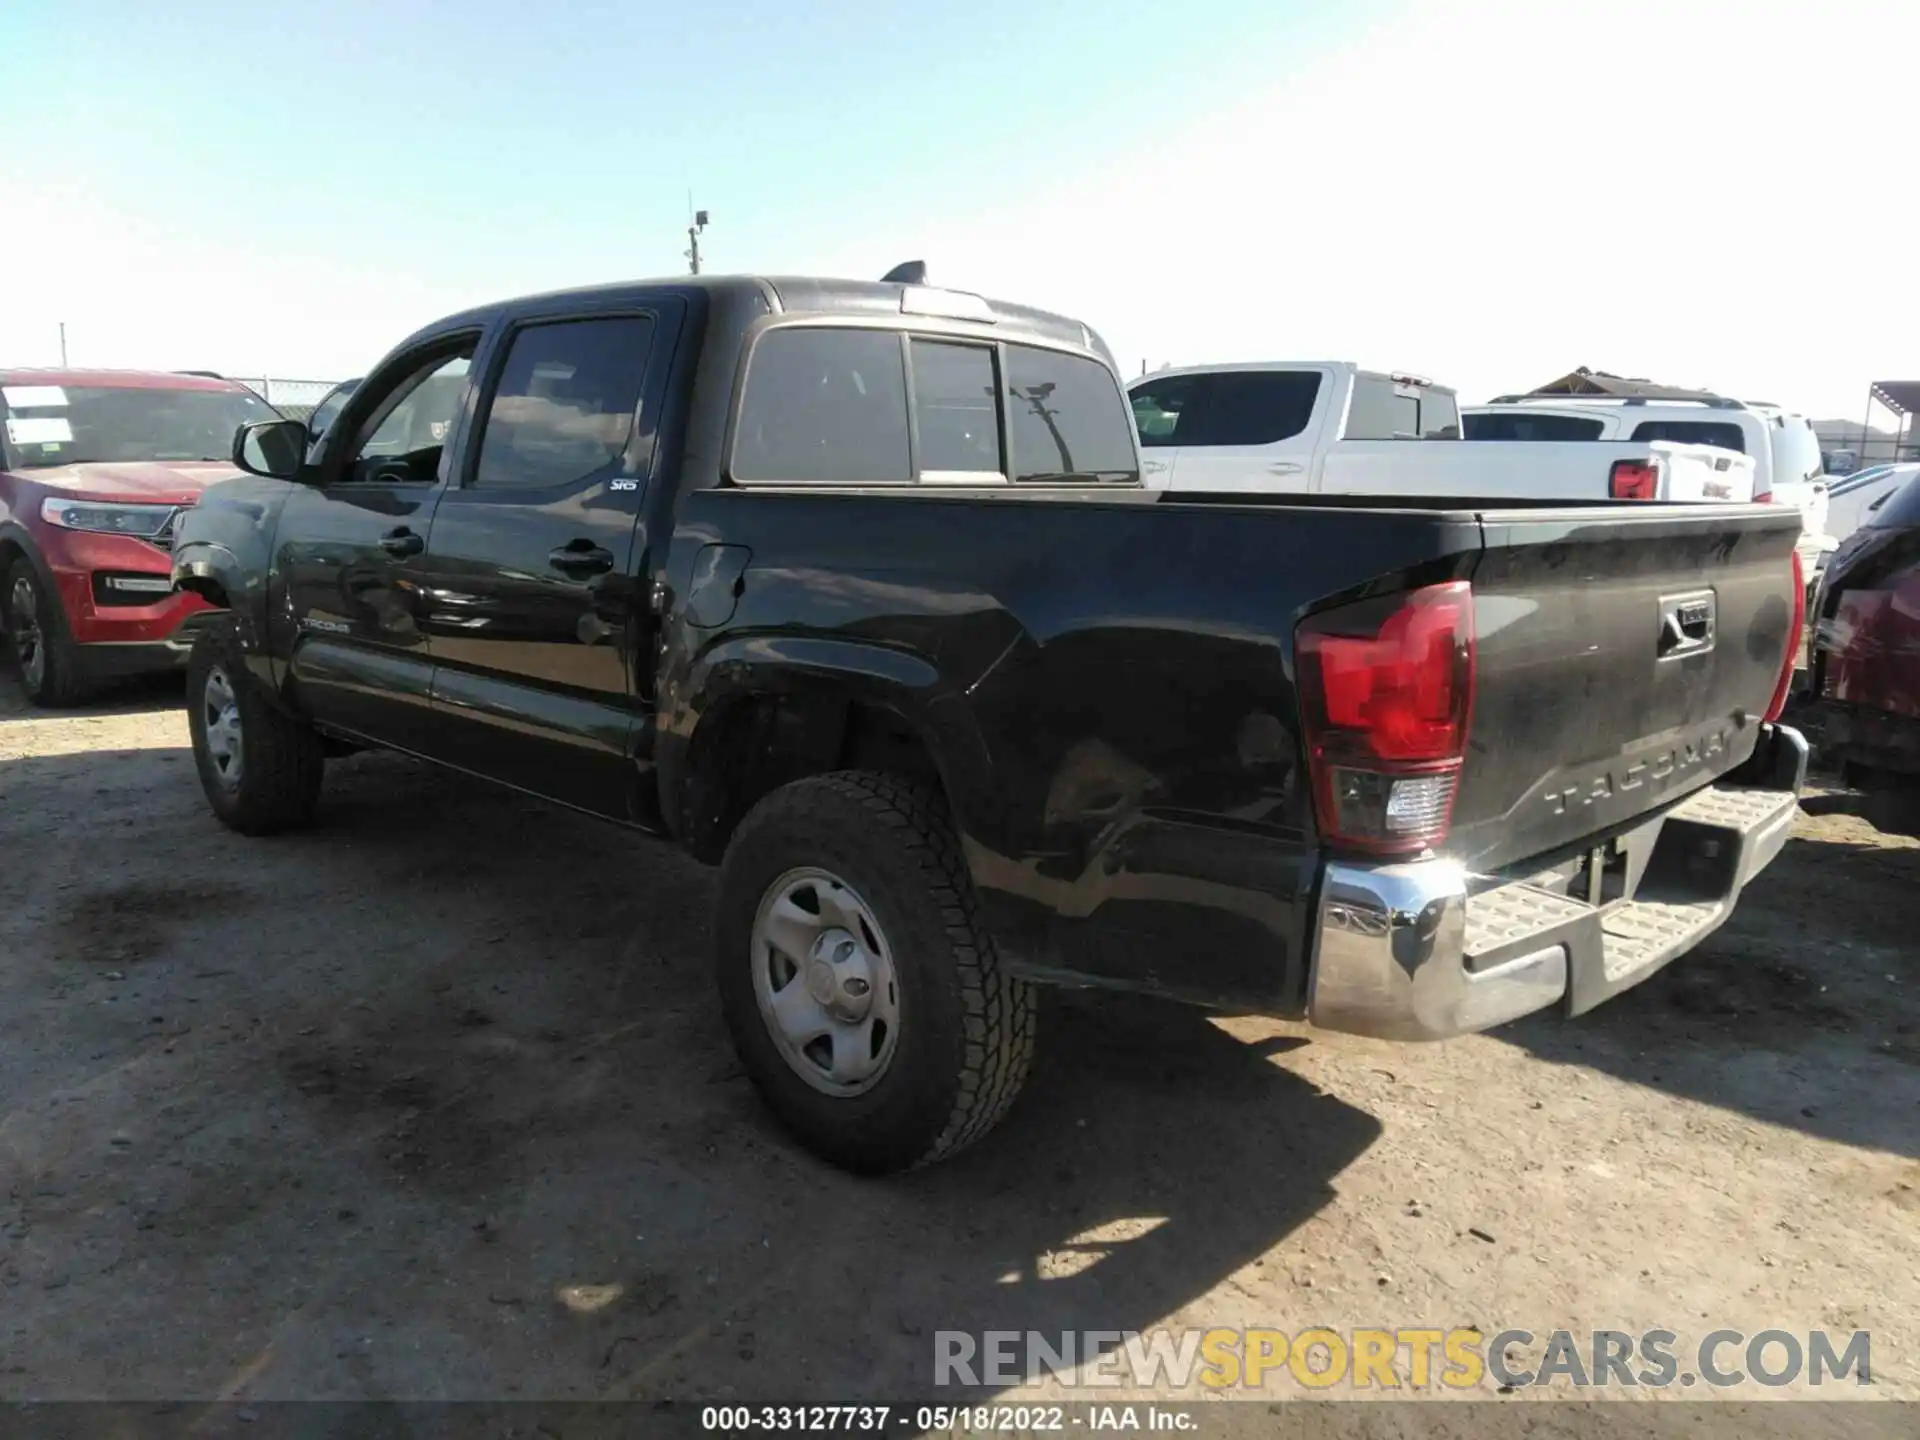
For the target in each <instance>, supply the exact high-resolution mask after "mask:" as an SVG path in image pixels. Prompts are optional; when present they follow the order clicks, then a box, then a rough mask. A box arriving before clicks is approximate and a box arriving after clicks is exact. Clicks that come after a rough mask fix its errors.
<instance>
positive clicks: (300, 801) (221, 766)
mask: <svg viewBox="0 0 1920 1440" xmlns="http://www.w3.org/2000/svg"><path fill="white" fill-rule="evenodd" d="M242 660H243V656H242V653H241V650H240V646H239V644H238V643H237V642H236V640H235V639H234V636H233V631H232V627H231V626H227V625H218V626H215V627H213V628H212V629H209V630H207V631H205V632H204V633H202V634H201V636H200V638H199V639H197V640H196V641H195V642H194V646H193V654H192V657H191V658H190V659H189V660H188V662H187V728H188V731H189V732H190V733H191V735H192V737H193V759H194V764H195V766H196V767H197V768H198V769H199V771H200V786H201V789H203V790H204V791H206V795H207V803H208V804H209V805H211V806H212V807H213V813H214V814H215V815H217V816H218V817H219V818H220V820H221V821H222V823H224V824H226V825H227V826H229V827H230V828H232V829H234V830H238V831H239V832H240V833H241V834H243V835H270V834H272V833H273V832H274V831H276V830H287V829H292V828H294V827H297V826H301V825H305V824H307V823H308V822H309V821H311V820H312V819H313V812H314V809H315V807H316V806H317V805H318V804H319V800H320V781H321V779H322V776H323V773H324V770H325V765H326V755H325V751H324V749H323V747H322V743H321V739H320V736H319V735H318V734H316V733H315V732H314V730H313V729H312V727H310V726H308V725H304V724H302V723H301V722H300V721H298V720H296V719H294V718H293V717H292V716H290V715H287V714H285V713H284V712H282V711H280V710H278V709H276V708H275V707H274V706H273V705H272V704H270V703H269V702H268V701H267V699H266V697H265V696H263V695H261V694H260V692H259V689H258V687H257V685H256V684H255V683H254V680H253V677H252V675H251V674H249V673H248V671H247V670H246V668H245V666H244V665H243V663H242Z"/></svg>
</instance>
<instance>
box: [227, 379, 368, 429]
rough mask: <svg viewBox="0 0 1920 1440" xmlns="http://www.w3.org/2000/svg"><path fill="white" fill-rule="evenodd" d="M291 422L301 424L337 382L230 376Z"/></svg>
mask: <svg viewBox="0 0 1920 1440" xmlns="http://www.w3.org/2000/svg"><path fill="white" fill-rule="evenodd" d="M226 378H227V379H229V380H235V381H238V382H239V383H240V384H242V385H244V386H246V387H247V388H248V389H249V390H251V391H253V392H254V394H256V395H258V396H259V397H260V398H261V399H263V400H265V401H266V402H267V403H268V404H269V405H271V406H273V408H274V409H276V410H278V411H279V412H280V413H281V414H282V415H285V416H286V417H287V418H288V419H290V420H304V419H306V418H307V417H308V416H309V415H311V414H312V413H313V407H314V406H316V405H318V404H319V403H320V402H321V400H323V399H324V398H326V393H327V392H328V391H329V390H331V389H333V387H334V386H335V385H338V384H339V383H340V382H339V381H338V380H293V379H288V378H285V377H282V376H275V375H229V376H227V377H226Z"/></svg>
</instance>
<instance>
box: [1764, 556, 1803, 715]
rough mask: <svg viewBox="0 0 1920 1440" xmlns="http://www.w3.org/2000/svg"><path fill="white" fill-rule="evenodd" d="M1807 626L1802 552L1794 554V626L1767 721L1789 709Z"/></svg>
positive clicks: (1790, 627) (1782, 661) (1790, 629)
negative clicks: (1788, 694) (1802, 639)
mask: <svg viewBox="0 0 1920 1440" xmlns="http://www.w3.org/2000/svg"><path fill="white" fill-rule="evenodd" d="M1806 624H1807V574H1806V570H1805V568H1804V567H1803V566H1802V565H1801V563H1800V552H1799V551H1798V550H1795V551H1794V552H1793V624H1792V625H1790V626H1788V627H1787V653H1786V655H1785V656H1784V657H1782V659H1781V661H1780V679H1779V681H1778V682H1777V683H1776V684H1775V685H1774V687H1773V703H1772V704H1771V705H1769V706H1767V719H1768V720H1769V721H1773V720H1778V719H1779V718H1780V714H1781V712H1782V711H1784V710H1785V709H1786V708H1787V692H1788V691H1789V690H1791V689H1792V688H1793V672H1794V669H1795V664H1796V662H1797V661H1798V660H1799V659H1800V641H1801V638H1802V632H1803V631H1804V630H1805V629H1806Z"/></svg>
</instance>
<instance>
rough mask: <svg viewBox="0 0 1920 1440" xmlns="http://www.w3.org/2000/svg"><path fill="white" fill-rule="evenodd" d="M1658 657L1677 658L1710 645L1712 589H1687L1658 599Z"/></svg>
mask: <svg viewBox="0 0 1920 1440" xmlns="http://www.w3.org/2000/svg"><path fill="white" fill-rule="evenodd" d="M1659 647H1660V658H1661V659H1662V660H1677V659H1679V658H1680V657H1681V656H1682V655H1699V654H1702V653H1704V652H1705V651H1708V650H1711V649H1712V648H1713V591H1711V590H1691V591H1689V592H1687V593H1686V594H1685V595H1663V596H1662V597H1661V599H1660V640H1659Z"/></svg>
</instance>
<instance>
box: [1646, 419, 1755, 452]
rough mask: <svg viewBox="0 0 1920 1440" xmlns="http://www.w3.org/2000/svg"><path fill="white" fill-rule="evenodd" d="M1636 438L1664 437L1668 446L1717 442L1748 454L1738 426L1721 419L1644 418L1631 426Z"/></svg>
mask: <svg viewBox="0 0 1920 1440" xmlns="http://www.w3.org/2000/svg"><path fill="white" fill-rule="evenodd" d="M1633 439H1635V440H1642V441H1644V440H1665V441H1666V442H1667V443H1668V444H1670V445H1717V446H1719V447H1720V449H1722V450H1737V451H1739V452H1740V453H1741V454H1742V455H1744V454H1746V453H1747V442H1746V440H1745V438H1744V437H1743V436H1742V435H1741V434H1740V427H1739V426H1738V425H1730V424H1728V423H1727V422H1726V421H1724V420H1643V421H1641V423H1640V424H1638V425H1636V426H1634V427H1633Z"/></svg>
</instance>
